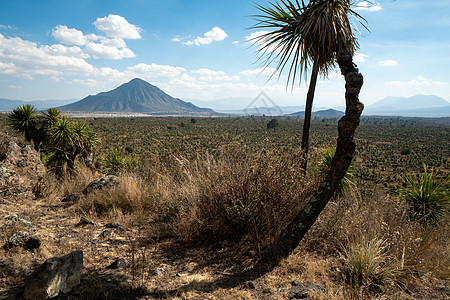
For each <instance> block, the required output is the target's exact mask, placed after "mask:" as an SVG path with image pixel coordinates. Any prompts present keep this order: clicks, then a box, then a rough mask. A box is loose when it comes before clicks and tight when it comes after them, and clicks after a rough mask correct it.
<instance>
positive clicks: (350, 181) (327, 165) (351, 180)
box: [319, 148, 355, 197]
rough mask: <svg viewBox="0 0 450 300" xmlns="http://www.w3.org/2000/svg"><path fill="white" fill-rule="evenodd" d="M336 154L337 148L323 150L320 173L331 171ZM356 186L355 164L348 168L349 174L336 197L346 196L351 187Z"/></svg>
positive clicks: (342, 182)
mask: <svg viewBox="0 0 450 300" xmlns="http://www.w3.org/2000/svg"><path fill="white" fill-rule="evenodd" d="M335 153H336V149H335V148H327V149H325V150H323V152H322V154H321V158H320V161H319V168H320V171H321V172H323V173H325V172H328V170H330V169H331V162H332V161H333V158H334V154H335ZM353 186H355V175H354V166H353V162H352V163H351V164H350V166H349V167H348V170H347V173H346V174H345V176H344V178H343V179H342V181H341V184H340V185H339V187H338V189H337V190H336V194H335V195H336V196H339V197H341V196H344V195H345V193H346V192H347V191H348V190H350V188H351V187H353Z"/></svg>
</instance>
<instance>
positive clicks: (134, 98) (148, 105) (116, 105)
mask: <svg viewBox="0 0 450 300" xmlns="http://www.w3.org/2000/svg"><path fill="white" fill-rule="evenodd" d="M59 109H60V110H62V111H66V112H83V113H116V112H120V113H144V114H156V115H217V113H216V112H215V111H213V110H212V109H209V108H200V107H198V106H195V105H194V104H192V103H190V102H185V101H183V100H181V99H178V98H174V97H172V96H170V95H168V94H166V93H164V92H163V91H162V90H160V89H159V88H157V87H156V86H154V85H151V84H150V83H148V82H146V81H144V80H142V79H139V78H135V79H133V80H131V81H130V82H127V83H124V84H122V85H121V86H119V87H118V88H116V89H114V90H111V91H109V92H102V93H99V94H97V95H95V96H92V95H90V96H87V97H86V98H84V99H82V100H80V101H77V102H75V103H71V104H68V105H64V106H61V107H59Z"/></svg>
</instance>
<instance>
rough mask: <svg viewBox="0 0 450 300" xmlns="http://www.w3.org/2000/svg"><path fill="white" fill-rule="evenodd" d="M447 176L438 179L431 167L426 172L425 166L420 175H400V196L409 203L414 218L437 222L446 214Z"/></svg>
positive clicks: (447, 199) (447, 203) (447, 197)
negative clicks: (401, 183) (401, 182)
mask: <svg viewBox="0 0 450 300" xmlns="http://www.w3.org/2000/svg"><path fill="white" fill-rule="evenodd" d="M449 178H450V177H449V176H447V177H446V178H442V179H438V178H437V177H436V175H435V173H434V172H433V169H431V172H428V170H427V167H426V166H424V173H423V174H422V175H416V176H413V175H408V174H405V175H404V176H403V177H402V181H403V186H402V187H400V196H401V197H402V199H404V200H405V201H406V202H407V203H408V204H409V208H410V212H411V214H412V215H413V216H414V217H415V218H417V219H419V220H421V221H425V222H437V221H439V219H441V218H443V217H447V216H448V205H449V193H448V190H447V187H448V184H449Z"/></svg>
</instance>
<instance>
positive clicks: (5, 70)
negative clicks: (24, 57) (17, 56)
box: [0, 46, 16, 75]
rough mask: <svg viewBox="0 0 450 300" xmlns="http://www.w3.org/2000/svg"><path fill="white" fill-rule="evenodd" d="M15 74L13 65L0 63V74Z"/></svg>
mask: <svg viewBox="0 0 450 300" xmlns="http://www.w3.org/2000/svg"><path fill="white" fill-rule="evenodd" d="M0 49H1V46H0ZM0 57H1V56H0ZM15 72H16V65H14V64H13V63H3V62H1V61H0V74H4V75H13V74H14V73H15Z"/></svg>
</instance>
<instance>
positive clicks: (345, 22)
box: [253, 0, 363, 172]
mask: <svg viewBox="0 0 450 300" xmlns="http://www.w3.org/2000/svg"><path fill="white" fill-rule="evenodd" d="M257 8H258V9H259V10H260V11H261V12H262V14H261V15H257V16H256V19H257V21H258V23H257V24H256V25H255V26H254V27H253V28H257V29H264V30H269V31H268V32H267V33H264V34H262V35H260V36H258V37H256V38H255V39H254V42H255V43H257V44H260V45H261V47H260V48H259V49H258V50H259V51H260V52H262V53H263V55H266V56H267V60H266V66H269V65H271V64H272V63H273V62H274V61H277V67H276V70H277V71H279V74H280V76H281V74H282V71H283V70H284V69H285V68H287V69H288V70H289V71H288V77H287V85H292V88H293V85H294V83H295V80H296V78H297V76H299V77H302V75H306V73H307V71H308V69H309V68H310V67H311V65H312V69H311V77H310V81H309V88H308V93H307V96H306V105H305V118H304V121H303V134H302V143H301V147H302V149H303V150H304V151H305V155H306V159H305V162H304V170H305V172H306V167H307V161H308V160H307V155H308V150H309V131H310V125H311V111H312V106H313V100H314V92H315V89H316V83H317V77H318V75H319V73H321V74H322V75H323V76H327V75H328V73H329V71H330V70H331V69H333V67H334V66H335V64H336V55H337V53H338V50H339V49H340V48H342V44H343V43H344V44H345V48H347V50H349V51H351V52H352V53H353V51H354V50H356V49H357V47H358V43H357V40H356V38H355V36H354V34H353V31H352V26H351V22H350V20H349V15H352V16H355V17H356V18H357V19H360V20H363V19H362V17H360V16H359V15H358V14H357V13H356V12H354V11H353V10H351V9H350V1H349V0H326V1H325V0H311V1H307V2H306V3H305V1H303V0H302V1H301V2H299V1H290V0H280V1H279V2H275V3H271V4H269V7H263V6H260V5H257ZM300 82H301V81H300Z"/></svg>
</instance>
